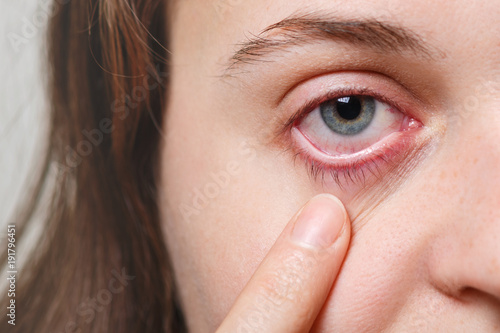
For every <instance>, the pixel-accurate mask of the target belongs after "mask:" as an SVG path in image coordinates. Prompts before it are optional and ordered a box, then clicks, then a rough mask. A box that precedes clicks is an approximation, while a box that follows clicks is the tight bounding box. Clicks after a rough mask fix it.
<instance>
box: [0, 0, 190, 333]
mask: <svg viewBox="0 0 500 333" xmlns="http://www.w3.org/2000/svg"><path fill="white" fill-rule="evenodd" d="M167 18H168V17H167V4H166V2H165V1H152V0H87V1H84V0H73V1H69V0H56V1H55V6H54V13H53V17H52V18H51V22H50V26H49V31H48V37H49V38H48V45H49V65H50V68H51V69H50V94H49V98H51V105H52V108H51V114H50V116H51V119H50V122H51V127H50V138H49V145H48V152H47V155H46V156H47V157H46V159H45V161H44V163H43V167H42V176H41V178H40V181H39V182H38V183H37V184H38V185H37V186H36V188H35V191H34V192H35V193H34V195H33V198H32V200H31V201H30V203H29V207H28V208H26V209H24V210H23V216H22V217H18V218H17V220H16V221H15V224H16V226H17V230H16V232H17V235H16V236H17V237H18V238H19V237H20V235H22V234H23V233H24V232H25V231H26V230H27V228H28V226H29V223H28V222H29V221H31V220H32V218H33V216H34V215H35V214H36V211H37V206H39V204H38V202H39V201H40V200H39V198H40V197H41V195H42V193H43V192H44V189H47V188H49V187H50V186H49V185H48V184H49V179H50V177H49V175H50V174H51V172H52V171H53V170H57V171H58V172H57V184H56V186H53V191H52V196H51V205H50V208H49V213H48V216H47V218H46V224H45V225H44V230H43V236H42V237H41V240H40V244H38V245H37V246H36V251H35V255H34V256H33V257H32V258H30V261H29V262H28V263H27V264H26V265H25V267H26V268H25V271H23V272H20V274H19V275H18V277H19V278H20V280H19V281H18V285H17V287H16V297H15V300H16V315H17V318H16V325H15V326H11V325H9V324H7V320H2V321H1V322H0V331H1V332H7V331H8V332H23V333H25V332H160V331H163V332H182V331H185V328H184V324H183V319H182V315H181V312H180V310H179V307H178V306H177V305H176V304H177V302H176V301H175V298H176V296H175V288H174V285H173V277H172V273H171V268H170V264H169V259H168V256H167V253H166V248H165V245H164V243H163V235H162V232H161V228H160V223H159V216H158V207H157V201H156V199H157V178H158V175H157V172H158V166H159V165H158V164H159V159H158V155H159V147H160V142H161V138H162V134H161V130H160V129H159V126H160V125H161V123H162V111H163V110H164V109H165V99H166V89H165V88H166V83H167V81H168V78H167V75H166V71H167V56H168V52H167V51H166V47H168V40H167V37H168V36H167V23H166V20H167ZM2 259H3V263H5V258H2ZM2 304H6V303H2ZM3 309H4V312H5V307H3ZM3 317H4V319H5V318H7V317H6V316H5V315H4V316H3Z"/></svg>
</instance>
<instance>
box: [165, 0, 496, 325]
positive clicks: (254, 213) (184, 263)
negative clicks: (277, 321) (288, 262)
mask: <svg viewBox="0 0 500 333" xmlns="http://www.w3.org/2000/svg"><path fill="white" fill-rule="evenodd" d="M231 3H233V2H231V1H200V0H190V1H180V2H179V3H178V4H177V5H176V12H175V15H174V17H175V19H174V20H173V22H172V29H173V30H172V37H171V41H172V43H171V48H170V50H171V52H172V60H171V64H172V74H171V86H170V87H169V94H170V97H169V105H168V108H167V110H166V114H167V117H166V122H165V124H164V128H165V130H166V132H167V133H170V132H175V135H171V136H169V138H168V141H167V142H165V144H164V147H163V149H162V168H161V178H162V193H161V197H162V198H161V200H162V201H161V206H162V208H161V209H162V211H161V214H162V220H163V222H164V230H165V239H166V242H167V246H168V249H169V252H170V255H171V257H172V261H173V266H174V270H175V275H176V279H177V284H178V287H179V291H180V299H181V302H182V305H183V308H184V312H185V315H186V319H187V322H188V325H189V327H190V329H191V331H192V332H207V331H213V330H214V329H215V328H216V327H217V326H218V324H219V323H220V322H221V321H222V319H223V318H224V317H225V315H226V313H227V312H228V311H229V309H230V308H231V305H232V303H233V301H234V300H235V298H236V297H237V296H238V294H239V292H240V291H241V289H242V288H243V287H244V286H245V284H246V282H247V281H248V280H249V278H250V277H251V275H252V273H253V271H254V270H255V269H256V267H257V266H258V264H259V263H260V261H261V260H262V258H263V257H264V256H265V254H266V252H267V251H268V250H269V248H270V247H271V246H272V244H273V243H274V241H275V239H276V238H277V237H278V235H279V233H280V232H281V230H282V229H283V228H284V226H285V225H286V223H287V222H288V221H289V219H290V218H291V216H292V215H293V214H294V213H295V212H296V211H297V209H298V208H299V207H300V206H301V205H302V204H303V203H305V202H306V201H307V200H308V199H309V198H311V197H312V196H313V195H315V194H318V193H321V192H330V193H332V194H335V195H337V196H338V197H339V198H340V199H341V200H343V202H344V204H345V205H346V207H347V210H348V212H349V214H350V216H351V219H352V225H353V236H352V241H351V247H350V249H349V252H348V255H347V258H346V260H345V262H344V265H343V267H342V270H341V273H340V275H339V277H338V279H337V281H336V283H335V286H334V288H333V289H332V291H331V293H330V294H329V295H328V298H327V301H326V303H325V306H324V307H323V310H322V312H321V314H320V316H319V317H318V318H317V321H316V323H315V325H314V329H313V332H433V331H448V332H494V331H498V327H500V315H499V313H500V264H499V260H498V258H500V168H499V167H498V166H499V165H500V146H499V145H498V142H499V141H500V112H499V111H500V98H499V96H500V89H499V87H500V75H499V73H500V57H499V56H498V55H499V54H500V37H499V36H500V24H499V22H500V6H498V3H497V2H496V1H487V0H479V1H472V2H471V1H465V0H457V1H443V2H439V1H421V0H419V1H417V0H409V1H404V2H401V1H395V0H382V1H376V2H372V1H367V0H354V1H349V2H348V3H346V2H344V1H342V2H341V1H337V0H333V1H332V0H328V1H327V0H314V1H305V0H291V1H290V0H289V1H284V0H276V1H265V0H255V1H239V2H238V1H235V2H234V3H233V4H231ZM304 8H307V9H310V10H314V11H319V12H332V13H335V15H336V16H338V17H342V18H359V17H371V18H380V19H383V20H386V21H388V22H391V23H392V24H399V25H403V26H404V27H405V28H408V29H411V30H412V31H414V32H415V33H416V34H418V35H419V36H421V38H422V40H425V42H426V43H428V44H430V45H431V47H432V48H437V49H439V50H440V52H439V54H440V56H439V57H437V58H436V59H433V60H415V61H413V65H412V66H407V65H406V66H405V65H402V64H405V63H404V62H403V60H401V62H399V61H400V60H398V59H396V60H395V61H394V62H392V63H390V64H386V63H384V64H379V65H380V66H379V67H380V68H388V70H385V72H384V73H382V74H384V75H386V76H389V77H392V76H395V75H399V74H400V75H401V77H403V78H404V85H405V86H407V87H408V89H411V90H412V93H416V94H417V95H418V96H419V97H420V99H421V100H422V102H421V104H418V105H421V106H422V109H425V110H424V111H425V112H422V114H423V115H424V116H423V119H419V120H420V121H421V122H422V123H423V124H424V127H425V128H426V131H427V132H426V133H428V134H429V136H430V137H431V139H432V140H429V142H428V143H427V142H426V143H425V144H424V145H422V146H423V147H422V151H419V152H415V153H411V154H410V153H408V156H405V157H404V158H403V159H402V161H401V163H400V164H399V166H395V167H394V168H392V169H390V170H387V169H383V168H381V169H383V174H382V175H381V177H374V176H370V175H368V176H366V179H365V183H364V184H363V183H359V182H349V183H346V184H345V185H344V187H343V188H339V186H338V185H337V184H336V183H335V182H334V181H326V182H321V181H319V180H313V179H311V178H310V177H309V175H308V172H307V167H306V166H305V165H304V163H298V162H297V163H294V159H293V156H290V152H287V151H283V150H280V149H278V148H276V146H273V145H272V144H270V143H269V140H268V138H269V133H273V132H274V131H276V130H277V128H276V127H277V126H278V125H277V124H278V123H279V121H276V118H273V116H275V114H274V110H275V109H274V107H275V105H274V104H273V101H274V99H275V97H276V96H274V95H275V93H276V91H277V90H278V88H277V87H278V86H280V85H282V86H284V87H285V88H291V86H294V85H299V84H301V82H294V81H293V78H294V73H297V72H300V71H301V70H302V69H303V67H304V66H305V64H306V63H308V62H312V63H313V62H314V61H317V66H316V67H325V68H327V67H328V66H330V65H331V64H332V61H333V60H335V59H333V60H332V59H330V58H331V56H329V53H328V52H323V53H321V54H320V55H318V56H317V57H316V56H315V52H317V50H316V49H303V50H301V51H300V52H299V51H297V52H296V53H289V54H288V55H287V56H286V57H287V58H286V61H287V66H286V68H285V69H282V71H283V73H282V74H280V73H281V72H279V71H280V70H278V69H276V72H279V73H278V74H276V75H274V76H273V79H270V77H271V76H270V75H273V73H274V72H273V68H274V67H273V66H276V64H273V63H268V64H259V63H256V64H253V65H252V66H254V67H251V68H255V70H256V71H255V73H256V72H257V69H258V68H259V66H267V67H266V68H267V69H266V71H265V72H266V73H264V74H255V73H254V72H251V73H249V74H243V76H242V77H241V78H240V80H243V81H244V80H245V78H246V77H247V76H248V77H249V76H251V75H255V76H256V78H257V80H256V82H258V84H253V85H251V86H250V87H247V86H245V84H244V83H239V82H241V81H237V79H235V80H233V81H222V80H220V79H219V78H218V77H219V75H220V72H221V68H222V65H221V64H223V63H224V61H225V59H227V58H228V57H229V56H230V54H231V52H233V51H234V50H235V45H236V44H238V43H240V42H242V41H244V40H245V36H248V35H251V34H258V33H259V32H260V31H261V30H262V29H264V28H266V27H267V26H269V25H271V24H274V23H276V22H278V21H280V20H282V19H284V18H285V17H287V16H289V15H291V14H293V13H294V12H296V11H297V10H299V9H304ZM194 18H195V19H194ZM478 36H480V37H478ZM311 47H313V46H311ZM330 47H331V48H332V49H331V52H335V50H334V49H333V48H334V47H338V48H341V49H342V52H340V53H342V54H349V59H350V60H348V61H351V62H352V66H351V67H354V66H357V67H359V66H362V65H363V64H364V62H362V61H361V60H357V59H358V57H361V54H362V52H365V51H363V50H361V51H360V50H357V51H353V50H352V49H349V48H348V47H347V46H345V45H340V46H330ZM318 52H319V51H318ZM349 52H352V54H351V53H349ZM307 55H309V56H307ZM295 56H296V57H302V58H300V59H301V60H297V61H295V62H294V60H293V57H295ZM329 57H330V58H329ZM370 59H371V60H370V61H369V62H370V66H372V67H377V61H378V60H377V58H374V57H371V58H370ZM283 61H285V60H284V58H283ZM327 61H330V62H329V63H328V65H325V63H326V62H327ZM348 61H347V60H346V62H348ZM360 62H361V65H360V64H359V63H360ZM346 70H347V69H346ZM245 75H247V76H245ZM305 76H306V80H305V81H307V73H306V74H305ZM275 77H277V78H279V80H275ZM254 79H255V78H254ZM287 80H289V81H287ZM228 82H230V83H228ZM284 82H285V83H284ZM289 86H290V87H289ZM242 87H244V89H241V88H242ZM280 89H281V88H280ZM372 89H375V90H376V89H377V87H372ZM255 91H259V93H258V94H255V93H254V92H255ZM305 97H306V98H307V96H305ZM294 111H295V110H291V111H290V113H291V112H294ZM229 165H233V166H234V165H237V166H238V168H237V169H236V168H235V170H237V171H234V172H232V171H231V170H232V167H231V168H230V167H228V166H229Z"/></svg>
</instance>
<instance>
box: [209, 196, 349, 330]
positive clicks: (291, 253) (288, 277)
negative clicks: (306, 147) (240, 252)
mask: <svg viewBox="0 0 500 333" xmlns="http://www.w3.org/2000/svg"><path fill="white" fill-rule="evenodd" d="M350 232H351V229H350V223H349V218H348V216H347V213H346V211H345V208H344V206H343V205H342V203H341V202H340V201H339V200H338V199H337V198H335V197H334V196H332V195H329V194H320V195H318V196H315V197H314V198H312V199H311V200H310V201H309V202H308V203H307V204H306V205H305V206H304V207H302V209H301V210H299V212H298V213H297V214H295V216H294V217H293V218H292V219H291V221H290V222H289V223H288V225H287V226H286V227H285V229H284V230H283V232H282V233H281V235H280V236H279V238H278V240H277V241H276V243H275V244H274V245H273V247H272V248H271V250H270V251H269V253H268V254H267V256H266V257H265V258H264V260H263V261H262V263H261V264H260V266H259V267H258V269H257V271H256V272H255V273H254V275H253V276H252V278H251V279H250V281H249V282H248V284H247V285H246V286H245V288H244V289H243V291H242V292H241V294H240V295H239V296H238V298H237V299H236V302H235V303H234V305H233V307H232V308H231V310H230V311H229V314H228V315H227V317H226V318H225V319H224V321H223V322H222V324H221V326H220V327H219V329H218V330H217V333H229V332H231V333H239V332H245V333H247V332H259V333H262V332H273V333H281V332H283V333H284V332H286V333H290V332H308V331H309V330H310V329H311V327H312V325H313V323H314V320H315V319H316V317H317V316H318V313H319V311H320V309H321V307H322V306H323V304H324V302H325V300H326V297H327V295H328V293H329V291H330V289H331V288H332V285H333V283H334V281H335V279H336V277H337V275H338V273H339V270H340V266H341V265H342V262H343V260H344V257H345V254H346V252H347V247H348V245H349V239H350Z"/></svg>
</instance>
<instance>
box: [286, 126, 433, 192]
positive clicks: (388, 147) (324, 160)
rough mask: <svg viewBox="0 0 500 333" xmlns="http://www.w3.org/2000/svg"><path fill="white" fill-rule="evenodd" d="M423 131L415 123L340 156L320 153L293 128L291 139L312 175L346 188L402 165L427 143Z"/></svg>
mask: <svg viewBox="0 0 500 333" xmlns="http://www.w3.org/2000/svg"><path fill="white" fill-rule="evenodd" d="M422 130H423V127H422V124H420V123H418V124H417V123H415V124H413V125H412V126H411V127H410V128H409V129H408V130H406V131H399V132H394V133H392V134H390V135H388V136H386V137H385V138H383V139H382V140H380V141H379V142H377V143H375V144H374V145H372V146H370V147H368V148H366V149H364V150H362V151H360V152H357V153H354V154H345V155H338V156H332V155H328V154H326V153H324V152H322V151H321V150H319V149H318V148H317V147H315V145H314V144H313V143H312V142H311V141H310V140H308V139H307V137H306V136H305V135H304V134H303V133H302V132H301V131H300V130H299V129H298V128H296V127H294V128H292V131H291V139H292V141H293V146H292V148H293V150H294V151H295V152H296V157H299V158H301V159H302V160H304V161H305V162H306V164H307V166H308V170H309V172H310V176H312V177H313V178H318V177H320V178H321V180H322V181H323V182H332V181H333V182H335V183H336V184H337V185H339V186H341V187H344V186H345V185H347V183H349V182H353V183H356V182H361V183H363V184H365V183H366V181H367V177H369V176H370V175H374V176H375V178H376V179H381V178H382V176H383V173H384V172H385V170H386V168H390V167H392V166H394V165H397V164H401V163H402V162H403V160H404V159H405V157H406V156H408V155H409V154H410V152H411V151H412V150H415V149H417V148H419V147H420V146H422V144H423V143H424V142H426V141H427V139H426V138H425V137H426V136H425V135H424V134H423V133H422ZM419 137H420V140H419Z"/></svg>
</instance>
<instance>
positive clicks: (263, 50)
mask: <svg viewBox="0 0 500 333" xmlns="http://www.w3.org/2000/svg"><path fill="white" fill-rule="evenodd" d="M322 40H323V41H324V40H330V41H336V42H343V43H348V44H351V45H354V46H358V47H368V48H370V49H373V50H374V51H378V52H384V53H401V54H402V53H404V52H408V51H409V52H411V53H413V54H414V55H416V56H420V57H425V58H432V57H433V55H434V54H437V53H439V52H436V51H435V50H432V51H431V48H430V47H429V46H428V45H425V43H424V42H423V40H422V38H420V37H419V36H418V35H417V34H416V33H414V32H412V31H411V30H409V29H406V28H403V27H398V26H394V25H391V24H388V23H385V22H382V21H378V20H374V19H367V20H339V19H335V18H325V17H322V16H320V15H314V14H308V15H302V16H292V17H289V18H286V19H284V20H282V21H280V22H278V23H275V24H273V25H271V26H269V27H267V28H266V29H264V30H263V31H262V32H261V33H259V34H258V35H254V36H252V37H250V38H248V40H247V41H245V42H243V43H240V44H238V45H237V46H238V49H237V51H236V52H235V53H234V54H233V55H232V56H231V57H230V58H229V64H228V65H227V67H226V74H229V72H231V71H232V70H233V69H236V68H238V67H240V66H241V65H244V64H251V63H256V62H259V61H271V58H270V57H271V56H272V55H273V54H275V53H276V52H278V51H286V50H287V49H289V48H290V47H292V46H303V45H307V44H311V43H313V42H318V41H322Z"/></svg>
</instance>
